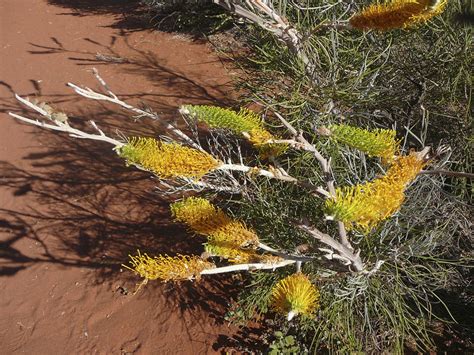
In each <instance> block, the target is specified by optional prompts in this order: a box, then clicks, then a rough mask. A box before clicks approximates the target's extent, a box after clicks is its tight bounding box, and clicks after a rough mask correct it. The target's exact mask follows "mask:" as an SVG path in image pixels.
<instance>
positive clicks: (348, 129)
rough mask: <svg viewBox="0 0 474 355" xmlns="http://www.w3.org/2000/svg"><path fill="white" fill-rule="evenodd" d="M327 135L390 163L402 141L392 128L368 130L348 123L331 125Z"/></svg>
mask: <svg viewBox="0 0 474 355" xmlns="http://www.w3.org/2000/svg"><path fill="white" fill-rule="evenodd" d="M328 128H329V131H328V133H327V135H329V136H330V137H331V139H333V140H335V141H337V142H340V143H343V144H346V145H348V146H350V147H353V148H356V149H358V150H360V151H361V152H364V153H366V154H367V155H368V156H370V157H380V158H382V161H383V162H384V163H385V164H390V163H391V162H392V160H393V159H394V157H395V155H396V154H398V151H399V145H400V141H398V140H397V139H396V137H395V135H396V132H395V131H394V130H392V129H374V130H371V131H369V130H366V129H362V128H359V127H352V126H348V125H331V126H329V127H328Z"/></svg>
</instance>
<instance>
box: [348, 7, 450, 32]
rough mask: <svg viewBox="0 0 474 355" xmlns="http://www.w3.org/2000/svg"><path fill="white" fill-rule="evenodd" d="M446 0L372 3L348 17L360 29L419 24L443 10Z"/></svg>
mask: <svg viewBox="0 0 474 355" xmlns="http://www.w3.org/2000/svg"><path fill="white" fill-rule="evenodd" d="M446 3H447V1H446V0H392V1H389V2H387V3H385V4H373V5H370V6H369V7H367V8H365V9H363V10H362V11H361V12H359V13H357V14H355V15H354V16H352V17H351V18H350V19H349V23H350V24H351V26H352V27H354V28H357V29H360V30H371V29H374V30H380V31H386V30H391V29H396V28H407V27H413V26H416V25H419V24H421V23H424V22H426V21H428V20H429V19H431V18H432V17H434V16H437V15H439V14H440V13H441V12H443V11H444V8H445V6H446Z"/></svg>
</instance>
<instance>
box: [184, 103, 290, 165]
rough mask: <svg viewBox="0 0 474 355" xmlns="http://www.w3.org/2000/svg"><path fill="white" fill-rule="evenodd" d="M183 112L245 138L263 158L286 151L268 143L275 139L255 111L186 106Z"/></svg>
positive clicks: (277, 145) (280, 146)
mask: <svg viewBox="0 0 474 355" xmlns="http://www.w3.org/2000/svg"><path fill="white" fill-rule="evenodd" d="M181 112H182V113H184V114H187V115H189V116H191V117H193V118H194V119H196V120H197V121H201V122H205V123H206V124H207V125H208V126H209V127H211V128H221V129H228V130H230V131H231V132H233V133H234V134H240V135H243V136H245V137H246V138H247V139H248V140H249V141H250V143H252V144H253V145H254V146H255V147H256V148H257V149H258V150H259V151H260V154H261V155H262V156H263V157H269V156H277V155H280V154H282V153H283V152H284V151H285V150H286V145H284V144H271V143H268V141H270V140H273V139H275V137H274V136H273V135H272V134H271V133H270V132H268V131H267V130H266V129H265V127H264V123H263V121H262V118H261V117H260V115H258V114H257V113H256V112H254V111H251V110H248V109H245V108H241V109H240V111H239V112H236V111H232V110H229V109H227V108H222V107H217V106H206V105H186V106H183V107H182V108H181Z"/></svg>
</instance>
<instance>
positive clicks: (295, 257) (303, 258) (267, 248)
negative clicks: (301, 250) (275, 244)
mask: <svg viewBox="0 0 474 355" xmlns="http://www.w3.org/2000/svg"><path fill="white" fill-rule="evenodd" d="M258 247H259V248H260V249H262V250H265V251H268V252H270V253H272V254H275V255H277V256H279V257H282V258H283V259H285V260H295V261H299V262H302V261H314V260H315V259H316V258H315V257H310V256H301V255H292V254H287V253H283V252H281V251H278V250H276V249H273V248H272V247H270V246H268V245H266V244H263V243H260V242H259V243H258Z"/></svg>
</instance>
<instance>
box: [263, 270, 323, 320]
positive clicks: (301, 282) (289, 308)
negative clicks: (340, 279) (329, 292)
mask: <svg viewBox="0 0 474 355" xmlns="http://www.w3.org/2000/svg"><path fill="white" fill-rule="evenodd" d="M271 303H272V307H273V309H274V310H275V311H276V312H278V313H281V314H285V315H287V317H288V320H291V319H292V318H293V317H294V316H296V315H302V316H305V317H310V316H312V315H313V314H314V313H315V311H316V310H317V309H318V308H319V291H318V289H317V288H316V287H315V286H314V285H313V284H312V283H311V281H310V280H309V279H308V277H307V276H306V275H304V274H302V273H300V272H298V273H296V274H293V275H290V276H288V277H286V278H284V279H283V280H280V281H279V282H278V283H277V284H276V285H275V286H274V287H273V289H272V294H271Z"/></svg>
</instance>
